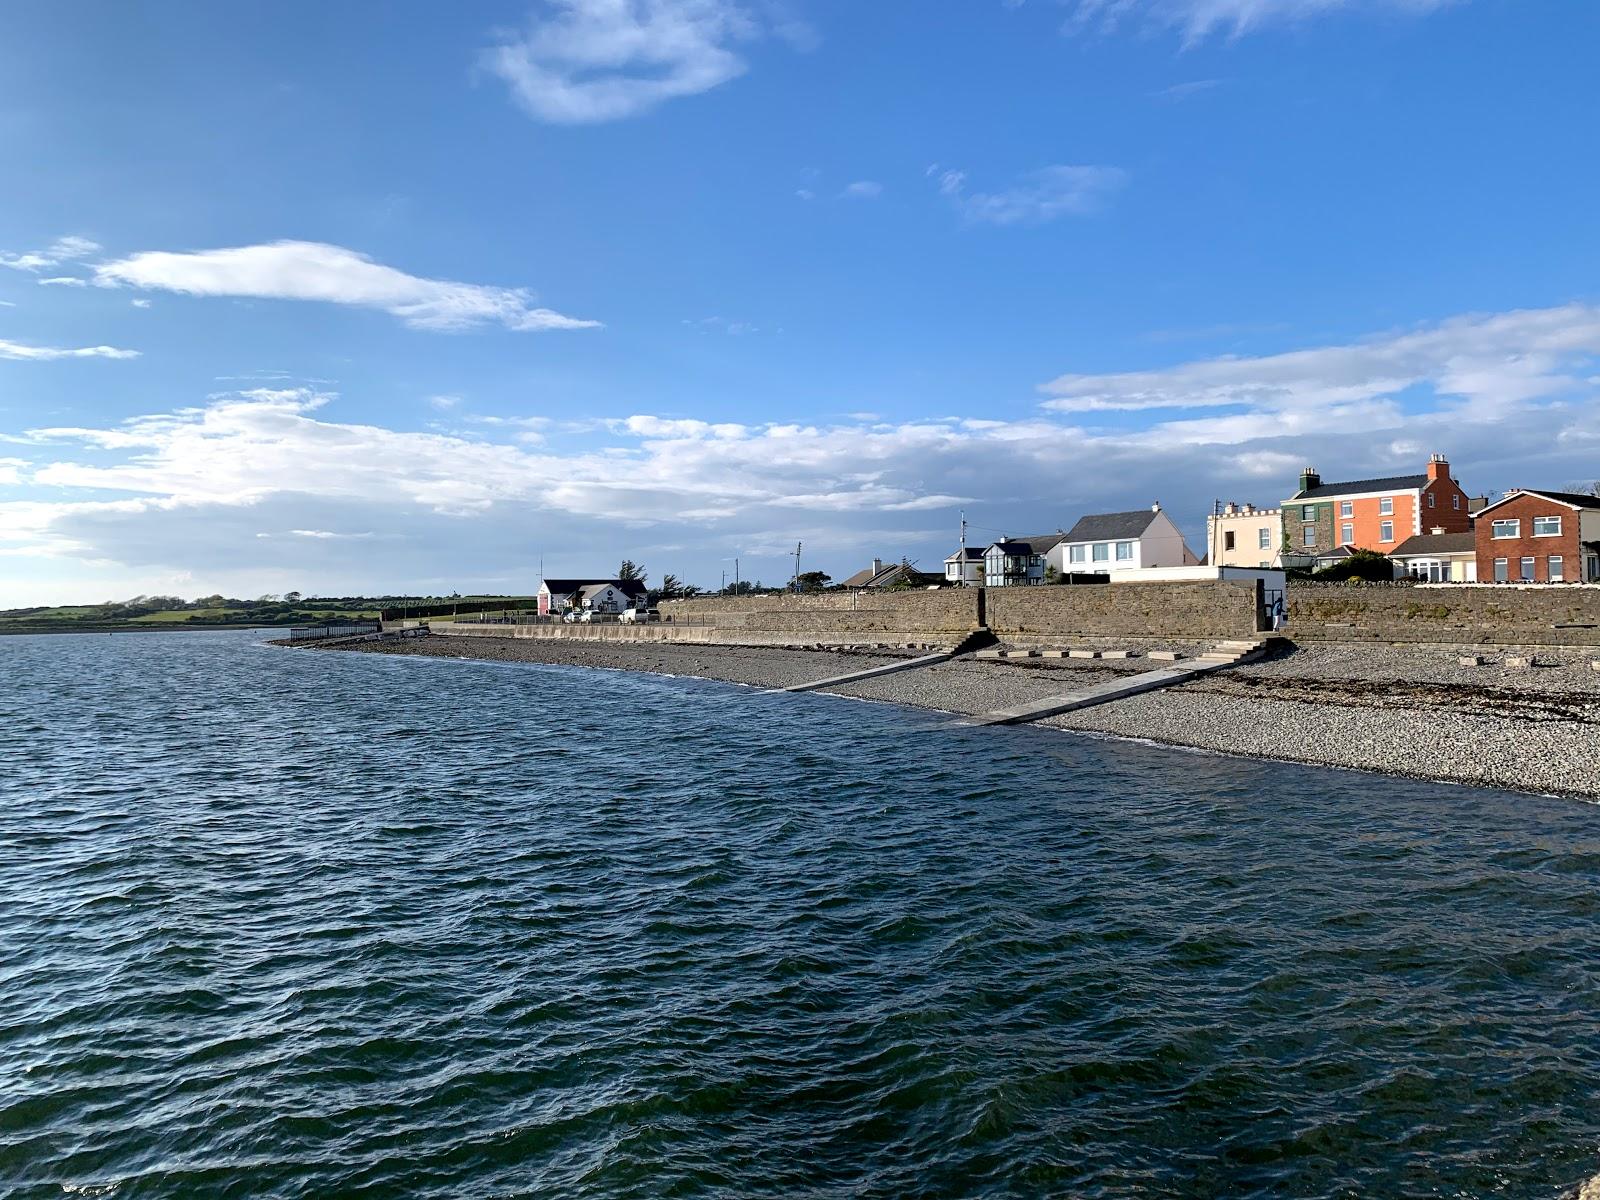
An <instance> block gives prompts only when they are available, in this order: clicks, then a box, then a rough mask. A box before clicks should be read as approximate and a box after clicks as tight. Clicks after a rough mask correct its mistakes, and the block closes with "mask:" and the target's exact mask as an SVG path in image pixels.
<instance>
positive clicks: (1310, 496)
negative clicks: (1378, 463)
mask: <svg viewBox="0 0 1600 1200" xmlns="http://www.w3.org/2000/svg"><path fill="white" fill-rule="evenodd" d="M1427 486H1428V477H1427V475H1426V474H1423V475H1390V476H1387V477H1386V478H1383V479H1350V480H1347V481H1345V482H1344V483H1319V484H1318V485H1317V486H1316V487H1312V488H1306V489H1305V490H1304V491H1299V492H1296V493H1295V494H1294V495H1292V496H1290V497H1289V502H1293V501H1295V500H1326V499H1327V498H1328V497H1330V496H1358V495H1361V494H1363V493H1365V492H1409V491H1411V490H1412V489H1413V488H1425V487H1427Z"/></svg>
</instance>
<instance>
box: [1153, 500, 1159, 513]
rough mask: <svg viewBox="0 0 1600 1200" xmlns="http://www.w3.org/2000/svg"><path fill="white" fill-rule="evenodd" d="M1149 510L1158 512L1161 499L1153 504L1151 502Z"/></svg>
mask: <svg viewBox="0 0 1600 1200" xmlns="http://www.w3.org/2000/svg"><path fill="white" fill-rule="evenodd" d="M1150 511H1151V512H1160V511H1161V501H1159V500H1157V501H1156V502H1155V503H1154V504H1152V505H1151V506H1150Z"/></svg>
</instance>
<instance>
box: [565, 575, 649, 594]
mask: <svg viewBox="0 0 1600 1200" xmlns="http://www.w3.org/2000/svg"><path fill="white" fill-rule="evenodd" d="M608 585H609V586H611V587H614V588H616V589H617V591H619V592H621V593H622V594H623V595H624V596H630V597H632V596H642V595H644V594H645V593H646V592H647V591H649V590H650V589H649V588H648V587H647V586H646V585H645V584H643V583H641V582H640V581H639V580H637V579H546V580H545V581H544V587H545V588H546V589H548V590H549V592H550V594H551V595H552V596H570V595H572V593H573V592H581V591H583V590H584V589H585V588H591V587H606V586H608Z"/></svg>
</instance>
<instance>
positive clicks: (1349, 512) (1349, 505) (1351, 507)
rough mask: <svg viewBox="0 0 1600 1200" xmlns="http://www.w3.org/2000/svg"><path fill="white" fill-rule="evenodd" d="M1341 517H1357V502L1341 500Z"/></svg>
mask: <svg viewBox="0 0 1600 1200" xmlns="http://www.w3.org/2000/svg"><path fill="white" fill-rule="evenodd" d="M1339 515H1340V516H1341V517H1353V516H1355V515H1356V502H1355V501H1354V500H1341V501H1339Z"/></svg>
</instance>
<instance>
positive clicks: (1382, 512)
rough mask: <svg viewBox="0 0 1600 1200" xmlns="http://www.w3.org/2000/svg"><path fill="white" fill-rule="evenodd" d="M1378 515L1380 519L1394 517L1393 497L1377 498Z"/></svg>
mask: <svg viewBox="0 0 1600 1200" xmlns="http://www.w3.org/2000/svg"><path fill="white" fill-rule="evenodd" d="M1378 515H1379V516H1380V517H1392V516H1394V497H1393V496H1379V497H1378Z"/></svg>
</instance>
